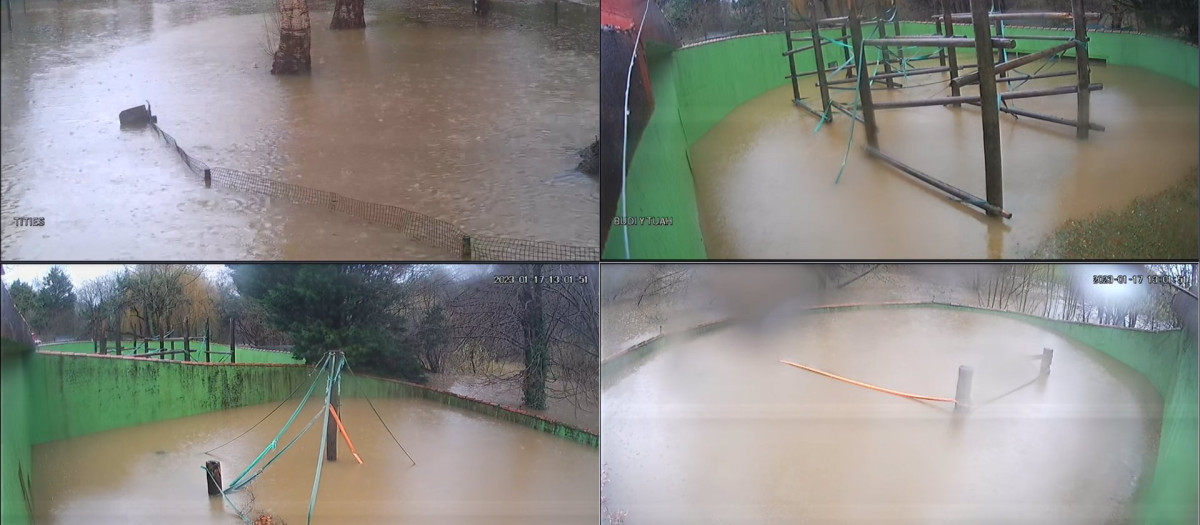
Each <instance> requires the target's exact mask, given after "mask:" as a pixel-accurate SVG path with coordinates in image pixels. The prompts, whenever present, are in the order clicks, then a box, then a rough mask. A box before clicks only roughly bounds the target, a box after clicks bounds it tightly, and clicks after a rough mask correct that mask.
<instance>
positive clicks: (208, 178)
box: [204, 169, 212, 188]
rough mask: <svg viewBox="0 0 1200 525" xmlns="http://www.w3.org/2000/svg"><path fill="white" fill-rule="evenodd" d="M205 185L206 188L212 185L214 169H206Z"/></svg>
mask: <svg viewBox="0 0 1200 525" xmlns="http://www.w3.org/2000/svg"><path fill="white" fill-rule="evenodd" d="M204 187H205V188H211V187H212V170H209V169H206V170H204Z"/></svg>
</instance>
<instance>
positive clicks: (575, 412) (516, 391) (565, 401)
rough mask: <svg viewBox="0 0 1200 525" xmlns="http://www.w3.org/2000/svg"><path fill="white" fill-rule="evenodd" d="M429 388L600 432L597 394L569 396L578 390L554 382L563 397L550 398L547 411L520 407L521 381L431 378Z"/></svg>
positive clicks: (466, 376)
mask: <svg viewBox="0 0 1200 525" xmlns="http://www.w3.org/2000/svg"><path fill="white" fill-rule="evenodd" d="M428 386H431V387H433V388H436V389H438V390H444V391H447V392H452V393H455V394H458V395H460V396H466V397H469V398H472V399H481V400H484V401H487V402H490V403H498V404H500V405H503V406H506V407H509V408H515V409H520V410H524V411H526V412H530V413H533V414H537V415H538V416H541V417H544V418H549V419H552V420H554V421H559V422H562V423H566V424H568V425H571V426H574V427H577V428H581V429H584V430H588V431H591V432H600V410H599V407H598V406H596V405H597V404H596V399H595V397H597V396H596V395H595V392H593V393H592V394H591V395H590V396H589V395H585V394H584V393H579V394H577V395H566V394H564V393H565V392H575V391H576V390H577V389H575V388H571V387H564V386H562V385H559V384H557V383H555V382H553V381H552V382H550V385H549V388H550V389H551V391H552V392H559V393H560V394H556V395H552V396H549V398H548V399H546V409H545V410H531V409H529V408H526V407H523V406H521V400H522V396H523V394H522V392H521V382H520V380H519V379H518V380H507V381H504V380H497V379H493V378H489V377H486V376H473V375H470V374H430V376H429V383H428Z"/></svg>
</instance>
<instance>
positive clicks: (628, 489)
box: [601, 309, 1162, 525]
mask: <svg viewBox="0 0 1200 525" xmlns="http://www.w3.org/2000/svg"><path fill="white" fill-rule="evenodd" d="M1043 347H1049V348H1053V349H1054V361H1053V369H1052V371H1051V373H1050V375H1049V376H1048V377H1046V378H1045V379H1043V380H1040V381H1039V380H1037V376H1038V372H1039V358H1040V355H1041V353H1042V348H1043ZM780 359H784V360H789V361H794V362H797V363H800V364H803V365H807V366H811V367H815V368H818V369H821V370H824V371H827V372H829V373H833V374H837V375H841V376H844V377H848V378H850V379H855V380H858V381H862V382H866V383H870V384H874V385H878V386H881V387H884V388H890V389H894V390H899V391H903V392H909V393H913V394H919V395H927V396H935V397H953V396H954V394H955V385H956V381H957V373H958V367H959V366H960V365H970V366H973V367H974V370H975V376H974V390H973V393H972V399H973V401H974V404H975V406H974V409H973V410H972V411H971V412H969V413H966V414H962V415H957V416H956V415H955V413H954V411H953V408H952V404H948V403H934V402H922V401H914V400H911V399H906V398H900V397H895V396H891V395H887V394H882V393H879V392H876V391H872V390H868V389H866V388H861V387H858V386H854V385H850V384H847V383H844V382H841V381H836V380H833V379H829V378H827V377H824V376H820V375H817V374H814V373H811V372H808V371H804V370H800V369H797V368H792V367H790V366H786V365H783V364H781V363H779V362H778V361H779V360H780ZM602 373H603V374H604V383H605V386H604V390H603V396H604V404H603V406H602V410H603V415H602V424H603V426H604V432H605V436H606V439H605V441H604V444H603V445H602V446H603V450H602V452H601V456H602V460H603V462H604V463H605V464H606V468H607V474H608V479H609V482H608V484H607V485H606V486H605V488H604V491H605V496H607V498H608V502H609V504H608V505H609V510H610V511H613V512H615V511H618V510H624V511H627V512H628V519H627V520H626V523H628V524H630V525H638V524H644V523H778V524H783V523H789V524H805V523H821V524H834V523H846V524H850V523H854V524H858V523H888V524H892V525H909V524H911V525H928V524H951V523H955V524H958V523H973V524H995V525H1001V524H1012V523H1023V524H1027V523H1038V524H1046V525H1049V524H1059V525H1063V524H1071V525H1083V524H1088V525H1103V524H1108V525H1115V524H1127V523H1134V521H1133V514H1134V513H1133V508H1132V505H1133V503H1132V502H1133V499H1134V494H1135V493H1136V492H1137V491H1138V489H1139V486H1140V485H1141V484H1142V483H1144V482H1146V481H1147V480H1148V478H1149V476H1150V474H1151V472H1152V469H1153V462H1154V459H1155V457H1156V453H1157V442H1158V433H1159V430H1158V429H1159V427H1160V424H1161V417H1162V406H1161V398H1160V397H1159V396H1158V394H1157V393H1156V391H1155V390H1154V387H1153V386H1152V385H1151V384H1150V382H1149V381H1148V380H1147V379H1145V378H1144V377H1142V376H1140V375H1139V374H1137V373H1136V372H1134V371H1133V370H1131V369H1129V368H1127V367H1125V366H1123V365H1121V364H1119V363H1117V362H1116V361H1114V360H1112V359H1110V358H1107V357H1106V356H1105V355H1104V354H1101V353H1100V352H1098V351H1096V350H1094V349H1091V348H1087V347H1084V346H1080V345H1077V344H1074V343H1071V342H1069V341H1067V340H1065V339H1063V338H1061V337H1059V336H1056V335H1053V334H1052V333H1050V332H1047V331H1044V330H1042V329H1040V328H1036V327H1033V326H1031V325H1026V324H1024V323H1021V322H1018V321H1014V320H1009V319H1004V318H1000V317H996V316H993V315H989V314H981V313H971V312H957V311H948V310H943V309H905V310H864V311H854V312H845V313H836V314H811V315H803V316H799V317H793V318H790V319H787V320H784V322H774V323H768V326H767V327H766V328H763V327H760V326H756V327H749V328H748V327H732V328H728V329H724V330H721V331H718V332H714V333H710V334H708V335H703V336H699V337H697V338H695V339H692V340H690V341H678V342H674V343H671V344H670V346H666V347H663V348H661V349H659V350H657V351H656V353H654V354H652V355H650V356H649V357H648V358H646V359H645V360H643V361H641V362H640V363H639V364H637V365H634V366H633V367H632V368H631V369H628V370H625V371H621V372H619V373H612V372H610V371H609V370H604V371H603V372H602Z"/></svg>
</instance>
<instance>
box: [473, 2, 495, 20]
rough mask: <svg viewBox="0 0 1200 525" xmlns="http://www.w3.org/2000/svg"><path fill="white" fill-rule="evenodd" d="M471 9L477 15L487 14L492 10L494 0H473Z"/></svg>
mask: <svg viewBox="0 0 1200 525" xmlns="http://www.w3.org/2000/svg"><path fill="white" fill-rule="evenodd" d="M471 10H472V11H474V12H475V14H476V15H477V16H487V15H488V13H490V12H492V0H472V2H471Z"/></svg>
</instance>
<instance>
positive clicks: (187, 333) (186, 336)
mask: <svg viewBox="0 0 1200 525" xmlns="http://www.w3.org/2000/svg"><path fill="white" fill-rule="evenodd" d="M191 338H192V323H191V320H189V319H184V320H183V360H184V361H191V360H192V347H191V345H189V344H188V343H190V342H191Z"/></svg>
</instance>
